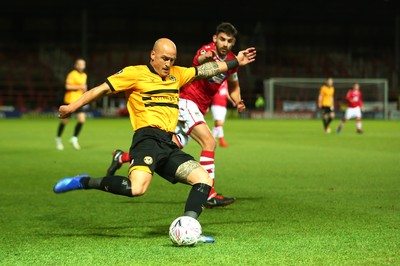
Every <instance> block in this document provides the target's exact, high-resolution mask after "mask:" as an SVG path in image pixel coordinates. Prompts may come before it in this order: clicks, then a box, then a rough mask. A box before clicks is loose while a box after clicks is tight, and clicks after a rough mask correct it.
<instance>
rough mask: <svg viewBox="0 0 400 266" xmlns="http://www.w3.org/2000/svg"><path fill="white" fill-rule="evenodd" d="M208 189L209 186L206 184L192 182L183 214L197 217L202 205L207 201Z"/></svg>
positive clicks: (209, 188)
mask: <svg viewBox="0 0 400 266" xmlns="http://www.w3.org/2000/svg"><path fill="white" fill-rule="evenodd" d="M210 190H211V186H209V185H207V184H203V183H198V184H194V185H193V186H192V189H191V190H190V192H189V196H188V198H187V200H186V205H185V215H187V216H191V217H193V218H195V219H197V217H199V216H200V214H201V212H202V211H203V205H204V204H205V203H206V202H207V198H208V194H209V193H210Z"/></svg>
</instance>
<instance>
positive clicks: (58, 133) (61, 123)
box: [57, 122, 65, 137]
mask: <svg viewBox="0 0 400 266" xmlns="http://www.w3.org/2000/svg"><path fill="white" fill-rule="evenodd" d="M64 128H65V124H64V123H63V122H60V124H58V129H57V137H61V135H62V133H63V131H64Z"/></svg>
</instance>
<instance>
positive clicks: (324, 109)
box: [321, 106, 333, 114]
mask: <svg viewBox="0 0 400 266" xmlns="http://www.w3.org/2000/svg"><path fill="white" fill-rule="evenodd" d="M321 111H322V113H323V114H329V113H332V112H333V108H332V107H330V106H322V108H321Z"/></svg>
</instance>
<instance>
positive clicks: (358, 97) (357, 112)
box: [336, 83, 363, 134]
mask: <svg viewBox="0 0 400 266" xmlns="http://www.w3.org/2000/svg"><path fill="white" fill-rule="evenodd" d="M346 101H347V108H346V112H345V114H344V117H343V118H342V121H341V122H340V124H339V126H338V128H337V131H336V132H337V133H340V132H341V130H342V127H343V126H344V124H345V123H346V121H347V120H349V119H352V118H355V119H356V127H357V133H359V134H362V133H363V131H362V122H361V118H362V111H363V103H362V93H361V91H360V84H358V83H354V85H353V87H352V88H351V89H350V90H349V91H348V92H347V94H346Z"/></svg>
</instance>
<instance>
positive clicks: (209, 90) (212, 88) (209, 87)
mask: <svg viewBox="0 0 400 266" xmlns="http://www.w3.org/2000/svg"><path fill="white" fill-rule="evenodd" d="M210 50H214V51H215V50H216V48H215V44H214V43H213V42H211V43H209V44H206V45H203V46H202V47H201V48H200V49H199V50H197V52H196V55H195V56H194V58H193V63H192V66H198V65H199V62H198V57H199V56H200V55H202V54H205V53H206V52H207V51H210ZM234 58H236V56H235V54H234V53H233V52H232V51H229V53H228V54H227V55H226V57H225V58H219V57H217V59H216V60H215V61H217V62H223V61H227V60H231V59H234ZM238 69H239V67H236V68H234V69H230V70H228V71H227V72H225V73H221V74H219V75H216V76H213V77H211V78H209V79H201V80H195V81H193V82H192V83H190V84H187V85H185V86H184V87H183V88H181V91H180V94H179V98H182V99H186V100H191V101H192V102H194V103H195V104H196V105H197V106H198V107H199V110H200V112H202V113H203V115H204V114H205V113H206V112H207V109H208V107H209V106H210V104H211V101H212V98H213V96H214V95H215V94H216V93H217V91H218V88H219V87H220V85H221V84H222V83H223V82H224V81H225V80H227V79H228V77H229V76H230V75H232V74H233V73H237V72H238Z"/></svg>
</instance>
